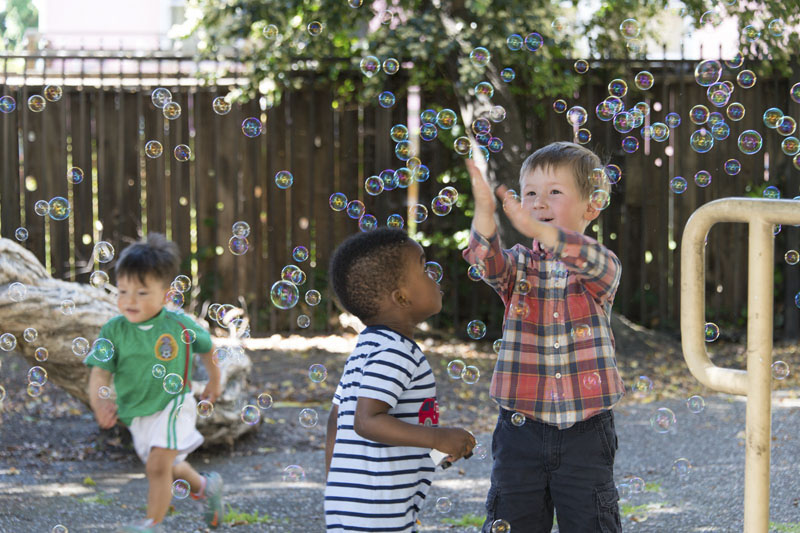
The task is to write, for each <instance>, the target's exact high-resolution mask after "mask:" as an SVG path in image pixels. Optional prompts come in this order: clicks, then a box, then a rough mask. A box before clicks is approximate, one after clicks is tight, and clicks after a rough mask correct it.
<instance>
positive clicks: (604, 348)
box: [464, 142, 625, 533]
mask: <svg viewBox="0 0 800 533" xmlns="http://www.w3.org/2000/svg"><path fill="white" fill-rule="evenodd" d="M467 167H468V170H469V173H470V177H471V182H472V191H473V194H474V196H475V215H474V218H473V221H472V230H471V234H470V242H469V246H468V248H467V249H466V250H465V251H464V258H465V259H466V260H467V261H468V262H469V263H470V264H480V265H482V266H484V267H485V270H486V274H485V276H484V281H485V282H486V283H487V284H489V286H491V287H492V288H493V289H494V290H495V291H496V292H497V293H498V294H499V295H500V298H502V300H503V303H504V304H505V316H504V322H503V338H502V343H501V348H500V352H499V354H498V358H497V363H496V366H495V370H494V375H493V376H492V384H491V396H492V398H493V399H494V400H495V401H496V402H497V403H498V404H499V405H500V415H499V417H498V422H497V427H496V428H495V431H494V436H493V443H492V454H493V458H494V464H493V466H492V477H491V487H490V489H489V495H488V497H487V501H486V509H487V517H486V522H485V523H484V526H483V531H484V532H485V533H489V532H490V531H493V528H492V525H493V524H494V523H495V522H496V521H502V520H504V521H506V522H508V524H509V525H510V526H511V531H513V532H514V533H521V532H525V533H539V532H541V533H546V532H549V531H550V530H551V528H552V526H553V512H554V509H555V511H556V512H557V514H558V526H559V530H560V531H561V532H562V533H573V532H578V531H603V532H618V531H621V522H620V515H619V506H618V500H619V496H618V494H617V490H616V487H615V485H614V456H615V453H616V450H617V434H616V430H615V428H614V415H613V412H612V411H611V408H612V407H613V406H614V404H615V403H617V401H619V399H620V398H622V396H623V395H624V394H625V389H624V386H623V383H622V379H621V378H620V376H619V373H618V371H617V365H616V359H615V356H614V336H613V334H612V332H611V322H610V320H611V319H610V317H611V306H612V303H613V301H614V295H615V293H616V291H617V286H618V285H619V280H620V262H619V260H618V259H617V257H616V256H615V255H614V254H613V253H612V252H611V251H609V250H608V249H607V248H606V247H604V246H603V245H601V244H599V243H598V242H597V241H596V240H594V239H592V238H590V237H587V236H586V235H584V234H583V232H584V231H585V230H586V227H587V226H588V225H589V224H590V223H591V222H592V221H593V220H595V219H596V218H597V217H598V215H599V214H600V210H601V209H602V208H603V207H604V206H605V202H604V201H603V200H604V197H607V196H606V195H607V194H608V189H609V185H608V181H607V179H605V178H604V172H603V171H602V168H603V165H602V163H601V161H600V159H599V158H598V157H597V155H595V154H594V153H592V152H591V151H590V150H588V149H586V148H584V147H583V146H580V145H577V144H573V143H568V142H557V143H552V144H549V145H547V146H545V147H543V148H541V149H539V150H537V151H536V152H534V153H533V154H532V155H531V156H529V157H528V158H527V159H526V160H525V162H524V163H523V164H522V168H521V170H520V182H519V184H520V197H519V198H521V200H520V199H519V198H518V197H516V196H515V195H513V194H508V191H507V190H506V188H505V187H502V186H501V187H500V188H498V192H497V194H498V196H499V197H501V198H503V209H504V211H505V213H506V216H508V218H509V220H510V221H511V223H512V224H513V225H514V227H515V228H517V230H519V231H520V233H522V234H523V235H525V236H526V237H529V238H531V239H533V242H532V244H531V246H530V247H529V246H523V245H521V244H518V245H516V246H514V247H513V248H511V249H509V250H504V249H503V248H502V247H501V245H500V240H499V238H498V236H497V226H496V223H495V220H494V211H495V199H494V194H493V193H492V189H491V187H490V186H489V183H488V182H487V180H486V179H485V177H484V175H483V172H482V171H481V170H480V169H479V168H478V166H477V165H476V164H475V163H474V162H473V161H472V160H468V162H467ZM596 169H597V170H596ZM596 191H601V192H596ZM501 523H502V522H501Z"/></svg>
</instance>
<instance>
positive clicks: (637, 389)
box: [631, 376, 653, 398]
mask: <svg viewBox="0 0 800 533" xmlns="http://www.w3.org/2000/svg"><path fill="white" fill-rule="evenodd" d="M652 391H653V380H651V379H650V378H648V377H647V376H639V377H638V378H636V379H635V380H634V381H633V384H632V385H631V392H633V396H634V397H636V398H644V397H645V396H647V395H648V394H650V393H651V392H652Z"/></svg>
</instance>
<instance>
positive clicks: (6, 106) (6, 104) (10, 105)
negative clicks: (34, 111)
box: [0, 95, 17, 113]
mask: <svg viewBox="0 0 800 533" xmlns="http://www.w3.org/2000/svg"><path fill="white" fill-rule="evenodd" d="M16 108H17V101H16V100H14V97H13V96H8V95H4V96H0V113H11V112H12V111H14V110H15V109H16Z"/></svg>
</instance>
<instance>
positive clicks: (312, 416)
mask: <svg viewBox="0 0 800 533" xmlns="http://www.w3.org/2000/svg"><path fill="white" fill-rule="evenodd" d="M297 419H298V421H299V422H300V425H301V426H303V427H304V428H311V427H314V426H316V425H317V420H318V419H319V415H318V414H317V412H316V411H315V410H314V409H311V408H309V407H306V408H305V409H303V410H302V411H300V414H299V415H298V417H297Z"/></svg>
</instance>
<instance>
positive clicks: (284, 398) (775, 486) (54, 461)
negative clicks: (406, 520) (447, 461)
mask: <svg viewBox="0 0 800 533" xmlns="http://www.w3.org/2000/svg"><path fill="white" fill-rule="evenodd" d="M453 350H457V351H456V353H465V352H464V348H463V347H455V348H453ZM453 350H449V351H450V353H453ZM440 351H444V352H447V351H448V349H443V350H440ZM436 352H437V350H436V349H435V347H431V349H430V350H429V353H430V355H429V358H430V359H431V363H432V366H433V367H434V368H435V369H437V370H436V374H437V382H438V383H439V384H440V387H439V396H440V400H441V403H442V419H443V420H444V421H445V423H453V422H455V423H459V424H466V425H467V426H468V427H470V428H472V429H473V430H474V431H475V433H476V435H477V436H478V438H479V441H480V442H482V443H483V444H484V445H486V446H490V443H491V428H492V427H493V425H494V418H495V412H496V411H495V409H494V408H493V407H492V405H491V403H490V402H489V401H488V400H487V396H486V394H487V392H488V384H489V381H490V380H489V377H490V372H489V371H488V369H489V368H490V366H491V358H490V357H484V358H482V357H481V356H480V355H479V354H478V355H476V354H470V357H473V358H474V359H473V361H472V362H473V363H474V364H477V365H478V366H479V367H481V369H482V372H483V377H482V378H481V380H480V382H479V384H478V386H473V387H467V386H465V385H463V384H461V383H458V382H457V383H455V384H453V383H448V382H447V381H446V379H447V378H446V376H445V375H444V374H443V372H444V370H443V368H444V365H445V364H446V361H447V359H448V357H447V355H446V354H445V355H443V356H442V357H440V358H439V357H437V356H436V355H435V353H436ZM285 355H286V354H276V352H275V351H271V350H270V349H269V348H267V349H265V350H264V351H260V352H256V353H254V354H253V359H254V362H255V363H256V364H255V366H254V368H255V372H254V376H253V381H254V382H255V383H257V385H254V390H253V392H257V391H258V390H261V389H266V390H272V391H274V394H273V396H274V397H275V399H276V404H275V407H273V409H272V410H270V411H269V412H265V415H264V422H265V423H263V424H262V425H261V426H260V427H259V429H258V431H257V432H256V433H254V434H252V435H250V436H248V437H245V438H243V439H241V440H240V441H238V442H237V443H236V444H235V446H234V447H232V448H224V449H222V448H217V449H204V450H201V451H198V452H195V453H194V454H192V455H191V456H190V462H192V464H193V465H194V466H195V467H196V468H197V469H198V470H201V471H210V470H216V471H219V472H220V473H221V474H222V475H223V477H224V479H225V481H226V484H227V485H226V494H227V496H226V501H227V503H228V504H229V505H230V506H231V507H232V508H233V509H234V510H236V511H238V512H241V513H249V514H250V518H251V519H252V516H253V514H254V513H256V512H257V513H259V516H261V515H264V514H266V515H268V521H266V522H263V523H258V524H246V523H245V522H246V520H244V519H242V520H239V521H238V522H236V521H232V522H229V523H227V524H226V525H224V526H223V527H222V528H221V530H231V529H232V530H234V531H241V532H255V531H259V532H291V533H306V532H315V531H324V521H323V518H322V491H323V468H324V464H323V460H324V453H323V450H322V446H323V443H324V421H325V418H326V414H325V409H326V408H327V405H328V404H329V398H330V394H331V393H332V388H333V386H334V385H335V381H336V378H338V372H337V371H335V369H336V368H337V365H341V364H342V363H343V360H344V357H346V354H344V353H343V352H342V353H327V354H326V355H325V357H327V359H324V358H323V359H321V357H322V355H320V354H319V353H316V352H313V351H308V350H306V351H305V352H303V353H302V354H301V355H297V354H295V355H293V356H292V357H286V356H285ZM298 357H300V358H301V359H303V362H302V364H301V365H300V366H307V363H308V362H317V361H324V362H326V364H328V368H329V369H330V372H331V376H329V378H328V380H327V381H330V382H331V383H327V382H326V383H325V384H323V385H324V386H317V387H316V388H315V387H308V386H303V381H302V379H303V378H304V376H303V372H302V369H300V370H301V371H299V372H295V374H297V375H296V376H295V377H296V378H297V380H296V381H294V382H292V381H290V379H292V378H291V376H293V375H294V374H292V372H290V369H292V368H294V369H297V368H298V363H297V361H298ZM282 365H284V366H282ZM26 371H27V364H26V363H24V361H22V360H21V359H16V360H14V359H13V358H12V359H10V360H9V358H8V357H6V358H5V360H4V365H3V367H2V376H1V377H2V383H3V384H4V385H5V387H6V389H7V390H8V398H7V399H6V401H5V402H4V403H3V404H0V533H4V532H13V533H28V532H43V533H46V532H49V531H50V530H51V528H52V527H53V526H54V525H56V524H59V523H61V524H64V525H66V526H67V527H68V528H69V530H70V531H71V532H76V531H114V530H115V527H116V526H118V525H119V524H120V523H125V522H127V521H130V520H133V519H137V518H140V517H141V516H142V515H143V513H144V505H145V497H146V491H147V481H146V479H145V477H144V469H143V467H142V465H141V464H140V463H139V461H138V458H136V456H135V454H134V453H133V451H132V449H131V446H130V439H129V437H128V435H127V431H126V430H124V429H123V428H119V427H118V428H115V429H113V430H109V431H100V430H98V429H97V426H96V425H95V424H94V421H93V418H92V415H91V413H89V412H88V411H87V410H86V408H84V407H83V406H82V405H81V404H80V403H78V402H77V401H75V400H74V399H72V398H70V397H68V396H67V395H66V394H64V393H63V392H62V391H60V390H59V389H57V388H51V389H48V391H47V393H46V394H45V395H43V396H42V397H40V398H38V399H31V398H28V397H27V396H26V395H25V390H24V387H23V386H21V385H20V383H24V375H25V372H26ZM648 373H649V375H651V376H656V375H659V374H658V373H657V372H656V371H652V372H651V371H649V370H648ZM287 376H288V378H287ZM627 378H628V377H626V379H627ZM654 381H656V391H658V389H659V380H658V379H655V378H654ZM673 381H674V380H673ZM628 382H629V380H628ZM306 385H307V383H306ZM676 387H677V389H680V387H679V386H676ZM684 389H685V390H683V392H681V393H679V394H674V395H672V396H669V395H665V394H655V393H654V394H653V395H651V396H649V397H647V398H645V399H635V398H632V397H630V396H629V397H627V398H626V399H625V400H623V402H622V403H621V404H620V405H619V406H618V407H617V408H616V416H617V430H618V432H619V438H620V448H619V451H618V453H617V464H616V473H617V481H618V483H625V482H627V481H629V480H630V478H632V477H634V476H637V477H641V478H642V479H643V480H644V481H645V482H646V483H647V486H646V490H645V491H644V492H642V493H639V494H632V495H631V497H630V499H629V500H628V501H626V502H624V503H623V506H622V509H623V516H624V518H623V520H624V525H625V527H624V529H625V531H641V532H659V533H661V532H695V531H697V532H700V531H703V532H712V531H713V532H734V531H742V512H743V511H742V509H743V504H742V501H743V490H744V489H743V480H744V416H745V403H744V401H743V399H740V398H734V397H730V396H723V395H712V394H707V393H703V391H697V390H693V389H692V388H691V387H689V386H687V387H685V388H684ZM687 391H689V392H691V393H694V392H701V393H703V394H704V397H705V402H706V405H705V409H704V411H703V412H701V413H699V414H693V413H691V412H689V410H688V409H687V407H686V404H685V397H686V394H687ZM774 394H775V401H774V402H773V447H772V492H771V507H770V519H771V521H772V522H773V526H772V527H771V528H770V531H775V532H784V531H788V532H791V531H797V532H800V507H799V505H800V490H798V489H800V481H798V480H800V466H798V461H797V457H799V456H800V443H799V442H798V439H797V435H798V432H797V428H798V427H800V401H799V400H797V399H795V397H796V394H794V393H793V392H792V391H785V390H781V391H776V392H775V393H774ZM306 406H315V407H316V408H317V409H318V411H319V412H320V424H318V425H317V426H316V427H314V428H310V429H307V428H303V427H301V426H300V425H299V424H298V423H297V414H298V412H299V410H300V409H301V408H302V407H306ZM659 407H669V408H670V409H672V410H673V411H674V413H675V415H676V418H677V423H676V425H675V429H674V430H673V431H671V432H670V433H667V434H658V433H656V432H655V431H653V429H652V428H651V427H650V417H651V415H652V413H653V412H654V411H655V409H657V408H659ZM267 415H268V416H267ZM681 457H683V458H686V459H688V460H689V461H690V463H691V464H692V466H693V468H692V469H691V472H690V473H689V474H688V476H686V477H683V478H679V477H678V476H677V475H675V474H674V473H673V470H672V465H673V463H674V461H675V460H676V459H678V458H681ZM291 464H295V465H300V466H302V467H303V468H304V470H305V474H306V475H305V478H304V479H303V480H299V481H288V480H283V479H282V477H283V470H284V468H285V467H287V466H288V465H291ZM490 470H491V461H490V460H489V459H487V460H483V461H479V460H477V458H472V459H469V460H466V461H464V462H462V463H460V464H458V465H456V466H455V467H453V468H451V469H450V470H447V471H444V472H440V473H438V474H437V476H436V478H435V480H434V483H433V486H432V488H431V490H430V492H429V494H428V500H427V502H428V503H427V505H426V507H425V508H424V510H423V512H422V514H421V517H420V518H421V521H422V523H423V526H422V531H426V532H431V531H453V532H465V531H473V532H474V531H477V530H478V528H476V527H472V526H468V525H466V526H453V525H451V524H449V523H447V522H446V521H447V520H448V519H449V520H452V521H459V520H460V521H466V522H467V523H469V520H468V518H469V515H476V516H477V518H478V519H480V517H482V516H483V515H484V507H483V505H484V499H485V497H486V492H487V490H488V487H489V474H490ZM87 477H88V478H90V479H87ZM440 497H447V498H449V499H450V501H451V502H452V508H451V509H450V510H449V512H447V513H439V512H437V511H436V506H435V502H436V500H437V499H438V498H440ZM173 504H174V512H172V514H170V515H169V516H168V518H167V519H166V521H165V525H166V526H167V530H169V531H176V532H194V531H205V529H204V528H203V524H202V521H201V520H200V508H199V507H198V504H197V503H196V502H193V501H190V500H182V501H179V500H175V501H173ZM474 520H475V519H474V518H473V520H472V521H473V522H474Z"/></svg>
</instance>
